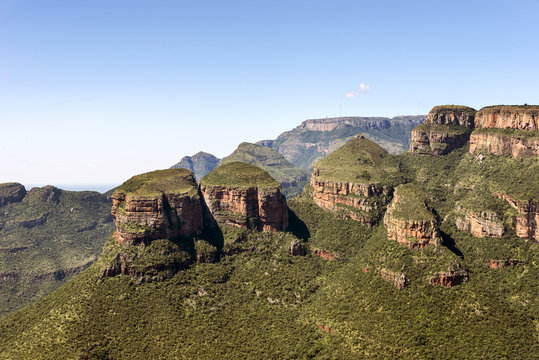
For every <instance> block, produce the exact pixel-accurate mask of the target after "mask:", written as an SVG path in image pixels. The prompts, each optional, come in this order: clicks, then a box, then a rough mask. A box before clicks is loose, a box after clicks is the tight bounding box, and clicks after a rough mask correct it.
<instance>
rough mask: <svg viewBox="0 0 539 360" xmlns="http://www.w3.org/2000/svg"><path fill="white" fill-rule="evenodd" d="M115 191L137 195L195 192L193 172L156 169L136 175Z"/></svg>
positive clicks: (192, 193) (191, 193)
mask: <svg viewBox="0 0 539 360" xmlns="http://www.w3.org/2000/svg"><path fill="white" fill-rule="evenodd" d="M115 191H116V192H121V193H127V194H133V195H137V196H152V195H158V194H161V193H165V192H166V193H173V194H189V195H195V194H196V193H197V186H196V181H195V178H194V176H193V173H192V172H191V171H190V170H187V169H167V170H156V171H151V172H148V173H144V174H141V175H136V176H133V177H132V178H130V179H129V180H127V181H126V182H124V183H123V184H122V185H120V186H118V187H117V188H116V189H115Z"/></svg>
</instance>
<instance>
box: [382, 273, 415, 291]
mask: <svg viewBox="0 0 539 360" xmlns="http://www.w3.org/2000/svg"><path fill="white" fill-rule="evenodd" d="M379 271H380V276H381V277H382V279H384V280H386V281H389V282H390V283H392V284H393V285H394V286H395V287H396V288H397V289H399V290H402V289H404V288H405V287H406V285H407V283H408V279H407V278H406V276H405V275H404V274H403V273H399V272H396V271H392V270H389V269H380V270H379Z"/></svg>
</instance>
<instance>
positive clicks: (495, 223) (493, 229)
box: [455, 206, 504, 238]
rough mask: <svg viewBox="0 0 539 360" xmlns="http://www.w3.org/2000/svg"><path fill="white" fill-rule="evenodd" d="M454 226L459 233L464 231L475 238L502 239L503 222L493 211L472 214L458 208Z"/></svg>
mask: <svg viewBox="0 0 539 360" xmlns="http://www.w3.org/2000/svg"><path fill="white" fill-rule="evenodd" d="M456 213H457V214H458V215H457V218H456V219H455V225H456V226H457V229H459V230H460V231H465V232H468V233H470V234H472V235H473V236H475V237H496V238H500V237H502V235H503V233H504V226H503V221H502V220H501V219H500V218H498V215H496V213H494V212H493V211H481V212H474V211H471V210H469V209H465V208H463V207H461V206H458V207H457V209H456Z"/></svg>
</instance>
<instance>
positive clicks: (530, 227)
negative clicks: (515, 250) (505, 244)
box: [498, 194, 539, 242]
mask: <svg viewBox="0 0 539 360" xmlns="http://www.w3.org/2000/svg"><path fill="white" fill-rule="evenodd" d="M498 197H499V198H501V199H504V200H505V201H507V202H508V203H509V205H511V206H512V207H513V208H515V209H516V210H517V211H518V214H517V215H516V216H513V219H512V227H513V230H515V232H516V233H517V235H518V236H519V237H521V238H527V239H529V240H533V241H536V242H539V226H538V225H539V211H538V209H539V201H533V200H529V201H518V200H515V199H513V198H512V197H510V196H509V195H507V194H499V195H498Z"/></svg>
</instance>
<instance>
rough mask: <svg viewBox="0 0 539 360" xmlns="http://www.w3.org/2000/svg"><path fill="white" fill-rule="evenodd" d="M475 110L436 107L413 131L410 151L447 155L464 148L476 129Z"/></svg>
mask: <svg viewBox="0 0 539 360" xmlns="http://www.w3.org/2000/svg"><path fill="white" fill-rule="evenodd" d="M474 117H475V110H474V109H472V108H470V107H467V106H460V105H444V106H436V107H434V108H433V109H432V110H431V111H430V112H429V114H428V115H427V118H426V120H425V122H424V123H423V124H421V125H418V126H417V127H415V128H414V129H413V130H412V140H411V144H410V151H411V152H412V153H414V154H432V155H445V154H447V153H449V152H451V151H452V150H454V149H457V148H459V147H462V146H463V145H464V144H465V143H466V142H467V141H468V139H469V138H470V132H471V131H472V129H473V127H474Z"/></svg>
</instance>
